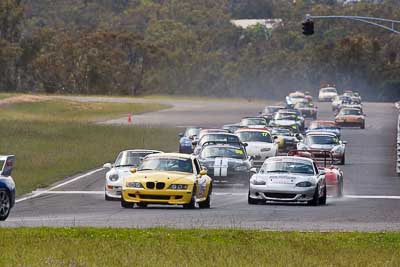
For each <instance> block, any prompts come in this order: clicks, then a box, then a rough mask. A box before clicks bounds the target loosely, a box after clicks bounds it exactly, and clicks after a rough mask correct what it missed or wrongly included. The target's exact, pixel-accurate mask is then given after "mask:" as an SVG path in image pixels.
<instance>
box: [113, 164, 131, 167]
mask: <svg viewBox="0 0 400 267" xmlns="http://www.w3.org/2000/svg"><path fill="white" fill-rule="evenodd" d="M115 167H135V165H133V164H125V165H117V166H115Z"/></svg>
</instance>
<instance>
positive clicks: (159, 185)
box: [156, 183, 165, 190]
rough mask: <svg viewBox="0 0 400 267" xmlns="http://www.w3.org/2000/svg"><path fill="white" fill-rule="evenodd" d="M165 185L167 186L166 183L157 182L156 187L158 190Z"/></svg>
mask: <svg viewBox="0 0 400 267" xmlns="http://www.w3.org/2000/svg"><path fill="white" fill-rule="evenodd" d="M164 187H165V183H156V188H157V189H158V190H161V189H164Z"/></svg>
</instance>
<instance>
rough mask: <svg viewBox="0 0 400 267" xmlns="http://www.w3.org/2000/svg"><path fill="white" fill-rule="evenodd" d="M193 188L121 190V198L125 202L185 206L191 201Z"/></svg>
mask: <svg viewBox="0 0 400 267" xmlns="http://www.w3.org/2000/svg"><path fill="white" fill-rule="evenodd" d="M192 190H193V187H192V186H190V187H189V188H188V189H187V190H170V189H167V190H148V189H140V188H132V189H131V188H129V189H123V191H122V197H123V199H124V201H125V202H130V203H148V204H168V205H185V204H188V203H190V201H191V199H192Z"/></svg>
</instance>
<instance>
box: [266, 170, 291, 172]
mask: <svg viewBox="0 0 400 267" xmlns="http://www.w3.org/2000/svg"><path fill="white" fill-rule="evenodd" d="M268 172H288V171H285V170H273V171H268Z"/></svg>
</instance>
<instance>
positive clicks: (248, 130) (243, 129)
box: [236, 128, 269, 133]
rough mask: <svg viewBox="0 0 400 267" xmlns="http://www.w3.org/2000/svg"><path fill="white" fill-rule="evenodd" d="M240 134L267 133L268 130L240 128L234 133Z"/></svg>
mask: <svg viewBox="0 0 400 267" xmlns="http://www.w3.org/2000/svg"><path fill="white" fill-rule="evenodd" d="M241 132H269V130H268V129H260V128H242V129H239V130H237V131H236V133H241Z"/></svg>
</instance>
